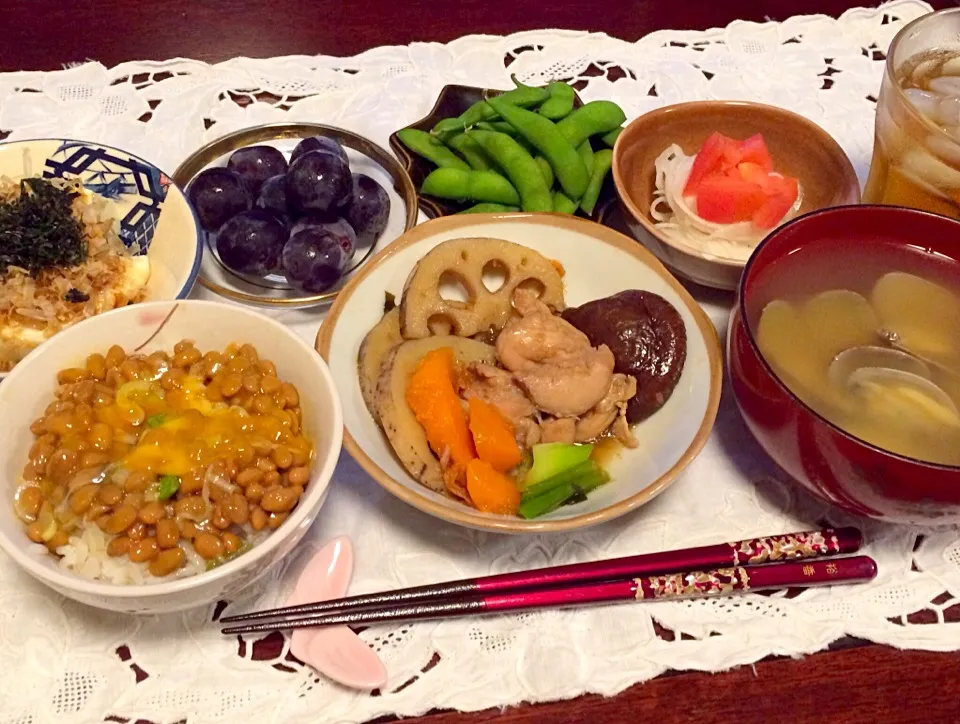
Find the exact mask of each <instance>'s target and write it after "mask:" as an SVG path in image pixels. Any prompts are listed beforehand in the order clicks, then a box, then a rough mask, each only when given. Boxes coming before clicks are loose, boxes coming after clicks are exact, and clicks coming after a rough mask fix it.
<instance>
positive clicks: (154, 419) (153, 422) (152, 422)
mask: <svg viewBox="0 0 960 724" xmlns="http://www.w3.org/2000/svg"><path fill="white" fill-rule="evenodd" d="M166 421H167V416H166V414H164V413H162V412H159V413H157V414H156V415H150V417H148V418H147V427H160V426H161V425H162V424H163V423H164V422H166Z"/></svg>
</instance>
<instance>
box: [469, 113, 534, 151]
mask: <svg viewBox="0 0 960 724" xmlns="http://www.w3.org/2000/svg"><path fill="white" fill-rule="evenodd" d="M476 127H477V128H479V129H480V130H481V131H492V132H493V133H505V134H507V135H508V136H510V138H512V139H513V140H515V141H516V142H517V143H519V144H520V146H521V147H522V148H523V150H524V151H526V152H527V153H529V154H530V155H531V156H536V155H537V149H535V148H534V147H533V146H531V145H530V142H529V141H527V139H526V138H524V137H523V136H521V135H520V134H519V133H517V129H516V128H514V127H513V126H511V125H510V124H509V123H507V122H506V121H482V122H481V123H478V124H477V126H476Z"/></svg>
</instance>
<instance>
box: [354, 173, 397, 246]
mask: <svg viewBox="0 0 960 724" xmlns="http://www.w3.org/2000/svg"><path fill="white" fill-rule="evenodd" d="M389 217H390V196H389V195H387V192H386V190H384V188H383V186H381V185H380V184H378V183H377V182H376V181H374V180H373V179H372V178H370V177H369V176H367V175H366V174H362V173H358V174H355V175H354V177H353V200H352V201H351V202H350V206H349V207H348V208H347V213H346V219H347V221H348V222H349V223H350V226H352V227H353V230H354V231H355V232H356V233H357V236H359V237H361V238H364V239H376V237H378V236H380V234H382V233H383V230H384V229H385V228H386V227H387V219H388V218H389Z"/></svg>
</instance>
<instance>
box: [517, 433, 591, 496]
mask: <svg viewBox="0 0 960 724" xmlns="http://www.w3.org/2000/svg"><path fill="white" fill-rule="evenodd" d="M532 452H533V466H532V467H531V468H530V472H528V473H527V475H526V477H525V478H524V479H523V484H524V485H525V486H526V487H527V488H529V487H530V486H531V485H536V484H537V483H539V482H540V481H541V480H546V479H547V478H551V477H553V476H554V475H556V474H557V473H562V472H563V471H564V470H568V469H569V468H572V467H574V466H576V465H579V464H581V463H583V462H585V461H586V460H589V459H590V455H591V453H593V445H571V444H568V443H565V442H546V443H540V444H539V445H534V446H533V451H532Z"/></svg>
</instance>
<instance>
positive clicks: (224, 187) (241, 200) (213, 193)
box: [187, 168, 251, 231]
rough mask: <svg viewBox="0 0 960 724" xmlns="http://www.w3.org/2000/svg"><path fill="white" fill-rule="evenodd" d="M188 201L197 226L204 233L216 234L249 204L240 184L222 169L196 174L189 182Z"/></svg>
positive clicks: (247, 207)
mask: <svg viewBox="0 0 960 724" xmlns="http://www.w3.org/2000/svg"><path fill="white" fill-rule="evenodd" d="M187 198H188V199H189V200H190V205H191V206H193V210H194V211H195V212H197V218H198V219H199V220H200V226H202V227H203V228H204V229H205V230H207V231H216V230H217V229H219V228H220V227H221V226H223V225H224V224H225V223H226V222H227V221H228V220H229V219H230V218H231V217H233V216H236V215H237V214H239V213H240V212H241V211H246V210H247V209H249V208H250V204H251V199H250V194H249V192H248V191H247V189H246V187H245V186H244V185H243V181H241V180H240V177H239V176H237V174H235V173H234V172H233V171H229V170H228V169H225V168H208V169H207V170H205V171H201V172H200V173H198V174H197V176H196V178H194V179H193V181H191V182H190V187H189V188H188V189H187Z"/></svg>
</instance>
